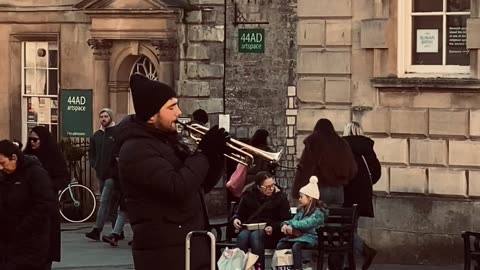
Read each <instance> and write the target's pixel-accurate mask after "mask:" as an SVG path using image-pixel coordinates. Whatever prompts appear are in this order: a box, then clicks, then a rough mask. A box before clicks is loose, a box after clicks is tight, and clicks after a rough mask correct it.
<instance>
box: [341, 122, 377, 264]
mask: <svg viewBox="0 0 480 270" xmlns="http://www.w3.org/2000/svg"><path fill="white" fill-rule="evenodd" d="M343 136H344V137H343V139H344V140H345V141H347V143H348V144H349V145H350V148H351V149H352V152H353V156H354V157H355V160H356V162H357V167H358V172H357V175H356V176H355V178H354V179H353V180H352V181H350V182H349V183H348V184H347V185H346V186H345V187H344V189H343V191H344V194H345V202H344V205H345V206H352V205H353V204H357V205H358V206H357V207H358V213H359V215H358V216H359V217H363V218H366V217H369V218H373V217H374V216H375V215H374V211H373V202H372V197H373V185H374V184H375V183H377V182H378V180H379V179H380V176H381V174H382V168H381V165H380V162H379V161H378V158H377V155H376V154H375V151H374V150H373V145H374V141H373V140H372V139H370V138H368V137H365V136H363V130H362V127H361V126H360V124H359V123H357V122H350V123H348V124H347V125H346V126H345V129H344V132H343ZM353 244H354V249H355V253H356V254H357V255H358V256H362V257H363V261H364V262H363V266H362V269H363V270H366V269H368V268H369V267H370V265H371V264H372V261H373V258H374V257H375V255H376V254H377V251H376V250H375V249H373V248H371V247H370V246H368V245H367V244H366V243H365V241H364V240H363V239H362V238H360V236H359V235H358V234H357V233H355V237H354V242H353Z"/></svg>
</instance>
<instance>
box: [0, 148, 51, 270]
mask: <svg viewBox="0 0 480 270" xmlns="http://www.w3.org/2000/svg"><path fill="white" fill-rule="evenodd" d="M0 170H1V172H0V216H1V217H2V221H1V222H0V231H1V232H2V233H1V234H0V269H2V270H45V269H49V267H50V263H51V256H50V254H49V250H50V249H49V247H50V222H51V217H52V214H53V213H54V212H58V207H57V199H56V195H55V194H54V191H53V189H52V182H51V180H50V177H49V176H48V173H47V171H46V170H45V169H43V168H42V165H41V164H40V162H39V161H38V159H37V158H34V157H30V156H25V155H24V154H23V153H22V152H21V150H20V149H18V147H17V146H16V145H15V144H13V143H12V142H10V141H8V140H3V141H0Z"/></svg>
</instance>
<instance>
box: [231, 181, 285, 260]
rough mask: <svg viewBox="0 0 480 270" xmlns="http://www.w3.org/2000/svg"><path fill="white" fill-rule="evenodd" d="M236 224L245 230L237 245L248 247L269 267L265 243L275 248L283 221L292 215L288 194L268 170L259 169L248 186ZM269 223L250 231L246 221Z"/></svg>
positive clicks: (235, 220)
mask: <svg viewBox="0 0 480 270" xmlns="http://www.w3.org/2000/svg"><path fill="white" fill-rule="evenodd" d="M232 219H233V226H234V227H235V229H237V230H241V231H240V233H239V234H238V237H237V247H238V248H240V249H241V250H243V251H244V252H247V251H248V248H251V249H252V253H254V254H256V255H258V256H259V258H258V262H259V263H260V267H261V269H265V247H268V248H275V247H276V245H277V243H278V241H279V240H280V239H281V238H282V237H283V234H282V232H281V226H280V225H281V223H282V222H283V221H286V220H290V219H291V213H290V204H289V202H288V198H287V195H286V194H285V193H284V192H282V190H281V189H280V188H279V187H278V186H277V185H276V183H275V180H274V178H273V176H272V175H271V174H270V173H268V172H259V173H257V174H256V175H255V177H254V182H253V183H251V184H250V185H249V186H248V187H247V189H246V190H245V192H244V194H243V195H242V198H241V199H240V203H239V205H238V208H237V211H236V213H235V214H234V216H233V217H232ZM251 223H267V224H266V227H265V229H263V230H254V231H250V230H248V229H246V228H243V226H242V225H245V224H251Z"/></svg>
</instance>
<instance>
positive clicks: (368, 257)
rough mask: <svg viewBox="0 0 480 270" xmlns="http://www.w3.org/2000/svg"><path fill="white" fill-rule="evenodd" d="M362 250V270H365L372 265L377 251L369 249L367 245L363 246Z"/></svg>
mask: <svg viewBox="0 0 480 270" xmlns="http://www.w3.org/2000/svg"><path fill="white" fill-rule="evenodd" d="M363 250H364V251H363V266H362V270H367V269H368V268H369V267H370V265H371V264H372V261H373V258H375V256H376V255H377V251H376V250H375V249H374V248H371V247H369V246H368V245H367V244H364V246H363Z"/></svg>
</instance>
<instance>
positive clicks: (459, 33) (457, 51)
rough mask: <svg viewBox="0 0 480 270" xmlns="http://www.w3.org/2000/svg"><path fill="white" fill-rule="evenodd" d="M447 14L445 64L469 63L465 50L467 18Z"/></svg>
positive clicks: (466, 64)
mask: <svg viewBox="0 0 480 270" xmlns="http://www.w3.org/2000/svg"><path fill="white" fill-rule="evenodd" d="M468 17H469V16H455V15H452V16H447V65H461V66H468V65H470V55H469V52H468V50H467V18H468Z"/></svg>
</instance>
